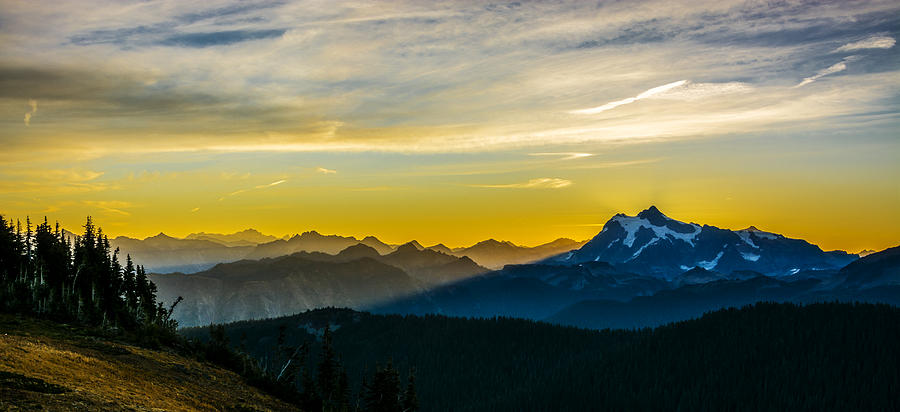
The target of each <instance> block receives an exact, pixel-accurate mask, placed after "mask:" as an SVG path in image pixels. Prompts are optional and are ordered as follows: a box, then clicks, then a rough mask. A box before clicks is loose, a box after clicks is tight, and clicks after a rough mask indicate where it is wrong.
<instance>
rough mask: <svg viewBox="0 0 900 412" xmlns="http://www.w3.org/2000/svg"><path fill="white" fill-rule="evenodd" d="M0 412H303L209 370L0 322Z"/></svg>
mask: <svg viewBox="0 0 900 412" xmlns="http://www.w3.org/2000/svg"><path fill="white" fill-rule="evenodd" d="M0 410H53V411H76V410H78V411H82V410H171V411H189V410H201V411H214V410H235V411H254V410H259V411H269V410H271V411H290V410H296V409H295V408H293V407H292V406H290V405H288V404H285V403H283V402H281V401H278V400H276V399H274V398H272V397H271V396H268V395H266V394H263V393H262V392H260V391H259V390H257V389H255V388H252V387H250V386H248V385H247V384H246V383H245V382H244V380H243V379H242V378H240V377H239V376H238V375H236V374H235V373H233V372H229V371H226V370H223V369H220V368H217V367H214V366H211V365H210V364H208V363H201V362H197V361H195V360H193V359H188V358H185V357H182V356H179V355H176V354H174V353H172V352H169V351H159V350H150V349H145V348H140V347H136V346H132V345H128V344H125V343H122V342H119V341H116V340H111V339H109V338H106V337H103V335H102V332H100V331H99V330H91V329H86V328H82V327H71V326H67V325H61V324H58V323H54V322H49V321H43V320H35V319H33V318H28V317H18V316H12V315H3V314H0Z"/></svg>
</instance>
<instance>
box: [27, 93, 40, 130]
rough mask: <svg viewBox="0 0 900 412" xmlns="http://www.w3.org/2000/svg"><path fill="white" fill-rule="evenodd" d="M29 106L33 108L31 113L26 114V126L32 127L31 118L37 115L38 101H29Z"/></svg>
mask: <svg viewBox="0 0 900 412" xmlns="http://www.w3.org/2000/svg"><path fill="white" fill-rule="evenodd" d="M28 105H29V106H31V111H30V112H26V113H25V126H31V116H34V114H35V113H37V100H34V99H30V100H28Z"/></svg>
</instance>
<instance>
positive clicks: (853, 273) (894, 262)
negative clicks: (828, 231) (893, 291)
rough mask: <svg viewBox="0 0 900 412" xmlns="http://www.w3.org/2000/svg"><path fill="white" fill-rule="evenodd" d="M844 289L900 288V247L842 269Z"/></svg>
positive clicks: (878, 253) (865, 258) (876, 254)
mask: <svg viewBox="0 0 900 412" xmlns="http://www.w3.org/2000/svg"><path fill="white" fill-rule="evenodd" d="M840 274H841V275H843V276H845V277H846V279H845V280H844V285H843V286H844V287H852V288H862V289H866V288H871V287H876V286H888V285H893V286H900V246H896V247H892V248H889V249H885V250H883V251H881V252H877V253H871V254H868V255H866V256H865V257H863V258H861V259H859V260H857V261H855V262H853V263H851V264H849V265H847V266H845V267H844V268H842V269H841V272H840Z"/></svg>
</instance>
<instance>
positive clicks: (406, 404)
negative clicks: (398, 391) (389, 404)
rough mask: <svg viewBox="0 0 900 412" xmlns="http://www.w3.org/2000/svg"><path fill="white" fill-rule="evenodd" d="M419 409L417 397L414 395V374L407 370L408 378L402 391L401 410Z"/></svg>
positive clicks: (408, 411)
mask: <svg viewBox="0 0 900 412" xmlns="http://www.w3.org/2000/svg"><path fill="white" fill-rule="evenodd" d="M418 410H419V398H418V396H417V395H416V375H415V373H414V371H413V370H412V369H410V370H409V378H407V382H406V392H404V393H403V412H415V411H418Z"/></svg>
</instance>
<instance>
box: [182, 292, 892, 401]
mask: <svg viewBox="0 0 900 412" xmlns="http://www.w3.org/2000/svg"><path fill="white" fill-rule="evenodd" d="M326 325H332V335H333V342H334V347H335V350H336V352H337V353H340V354H341V355H342V364H343V365H344V366H345V367H346V370H347V374H348V376H349V379H350V381H351V382H350V385H351V386H355V385H359V384H360V383H361V380H362V379H368V376H370V372H371V371H372V367H373V365H374V364H375V362H377V361H378V360H383V359H393V360H394V364H395V365H396V367H397V368H398V369H399V370H404V369H405V368H407V367H409V365H415V370H416V378H417V379H418V380H417V381H416V391H417V393H418V396H419V400H420V402H421V409H422V410H423V411H466V410H472V411H475V410H477V411H522V410H534V411H536V410H545V411H558V410H717V411H719V410H758V411H763V410H766V411H768V410H804V411H820V410H900V397H897V393H900V368H898V367H897V365H900V346H898V345H897V344H896V343H897V342H898V341H900V308H897V307H894V306H888V305H872V304H845V303H822V304H812V305H808V306H798V305H793V304H774V303H758V304H756V305H753V306H748V307H744V308H742V309H725V310H720V311H717V312H712V313H709V314H706V315H704V316H703V317H702V318H700V319H696V320H690V321H684V322H678V323H673V324H670V325H667V326H662V327H658V328H655V329H649V328H648V329H641V330H602V331H598V330H587V329H578V328H573V327H562V326H555V325H550V324H546V323H541V322H533V321H528V320H521V319H509V318H495V319H463V318H451V317H444V316H437V315H432V316H423V317H417V316H396V315H388V316H383V315H371V314H367V313H360V312H354V311H351V310H347V309H328V310H317V311H311V312H307V313H304V314H300V315H295V316H291V317H285V318H279V319H269V320H260V321H244V322H237V323H233V324H228V325H226V326H225V331H224V333H226V334H227V335H228V336H229V337H230V338H231V339H232V342H241V345H242V346H243V347H245V348H246V350H247V352H248V353H251V354H253V356H256V357H265V356H268V354H270V353H272V352H271V350H270V348H271V345H272V342H273V340H275V339H276V336H278V335H279V333H278V330H279V329H283V330H286V331H287V333H288V336H287V337H286V341H287V342H288V343H289V344H292V345H303V344H307V345H311V346H310V347H311V353H313V354H315V353H316V352H317V351H319V350H321V349H317V348H318V347H321V337H317V336H314V335H313V334H310V333H309V332H308V331H309V330H310V329H308V328H318V329H319V330H321V329H322V328H324V327H325V326H326ZM182 332H183V333H184V334H186V335H188V336H202V335H205V334H206V331H205V330H202V329H188V330H183V331H182Z"/></svg>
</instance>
